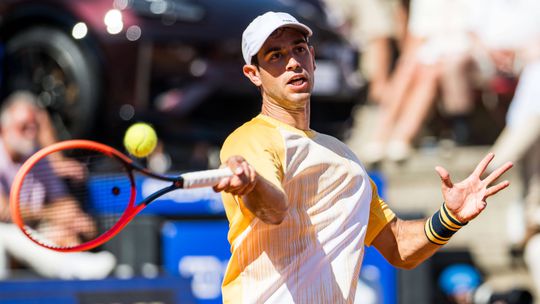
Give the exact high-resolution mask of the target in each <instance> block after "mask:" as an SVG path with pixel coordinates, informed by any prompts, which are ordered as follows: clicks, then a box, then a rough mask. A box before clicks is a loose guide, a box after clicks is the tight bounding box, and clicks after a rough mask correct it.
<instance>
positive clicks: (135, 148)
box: [124, 122, 157, 157]
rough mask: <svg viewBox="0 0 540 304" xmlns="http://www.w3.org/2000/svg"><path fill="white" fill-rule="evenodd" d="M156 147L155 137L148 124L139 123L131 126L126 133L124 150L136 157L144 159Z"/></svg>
mask: <svg viewBox="0 0 540 304" xmlns="http://www.w3.org/2000/svg"><path fill="white" fill-rule="evenodd" d="M156 145H157V135H156V131H154V128H152V127H151V126H150V125H149V124H146V123H143V122H139V123H136V124H133V125H132V126H131V127H129V128H128V129H127V131H126V135H125V136H124V146H125V147H126V150H127V151H128V152H129V153H130V154H131V155H134V156H136V157H146V156H148V155H149V154H150V153H152V151H154V149H155V148H156Z"/></svg>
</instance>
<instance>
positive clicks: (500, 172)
mask: <svg viewBox="0 0 540 304" xmlns="http://www.w3.org/2000/svg"><path fill="white" fill-rule="evenodd" d="M513 166H514V164H513V163H512V162H507V163H505V164H504V165H502V166H500V167H499V168H497V170H495V171H493V172H491V174H490V175H488V177H486V179H485V180H484V181H485V182H486V183H487V185H489V184H491V183H493V182H494V181H495V180H497V179H498V178H499V177H501V175H503V174H504V173H505V172H506V171H508V170H510V168H512V167H513Z"/></svg>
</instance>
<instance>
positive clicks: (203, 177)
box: [180, 167, 233, 189]
mask: <svg viewBox="0 0 540 304" xmlns="http://www.w3.org/2000/svg"><path fill="white" fill-rule="evenodd" d="M231 175H233V173H232V171H231V169H230V168H228V167H227V168H222V169H214V170H205V171H197V172H189V173H184V174H181V175H180V176H181V177H182V178H183V179H184V187H183V188H184V189H189V188H199V187H212V186H214V185H216V184H217V183H219V181H220V180H221V179H222V178H225V177H229V176H231Z"/></svg>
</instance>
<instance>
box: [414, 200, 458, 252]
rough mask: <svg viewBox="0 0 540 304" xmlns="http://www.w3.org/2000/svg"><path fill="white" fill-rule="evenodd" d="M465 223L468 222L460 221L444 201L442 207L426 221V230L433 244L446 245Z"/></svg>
mask: <svg viewBox="0 0 540 304" xmlns="http://www.w3.org/2000/svg"><path fill="white" fill-rule="evenodd" d="M465 225H467V223H462V222H460V221H458V220H457V219H456V217H455V216H454V215H453V214H452V213H451V212H450V211H449V210H448V208H446V204H444V203H443V204H442V206H441V209H439V210H438V211H437V212H435V214H433V216H431V217H430V218H429V219H428V220H427V221H426V224H425V225H424V232H425V234H426V237H427V238H428V240H429V241H430V242H432V243H433V244H437V245H444V244H446V243H448V241H449V240H450V238H451V237H452V235H454V233H456V232H457V231H458V230H459V229H460V228H461V227H463V226H465Z"/></svg>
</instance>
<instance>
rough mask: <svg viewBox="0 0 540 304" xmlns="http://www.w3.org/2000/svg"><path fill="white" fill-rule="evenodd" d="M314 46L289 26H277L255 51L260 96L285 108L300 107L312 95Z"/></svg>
mask: <svg viewBox="0 0 540 304" xmlns="http://www.w3.org/2000/svg"><path fill="white" fill-rule="evenodd" d="M313 54H314V53H313V47H311V46H309V45H308V43H307V41H306V38H305V37H304V35H303V34H302V33H301V32H299V31H297V30H295V29H292V28H280V29H278V30H276V31H275V32H274V33H273V34H272V35H270V37H269V38H268V39H267V40H266V42H265V43H264V45H263V46H262V48H261V50H260V51H259V53H258V54H257V59H258V61H259V69H258V73H259V79H260V83H261V84H260V85H261V87H262V93H263V98H266V100H270V101H271V102H275V103H278V104H280V105H281V106H283V107H285V108H287V109H297V108H303V107H304V106H305V105H306V104H307V103H308V102H309V98H310V97H311V90H312V89H313V72H314V70H315V64H314V56H313Z"/></svg>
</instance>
